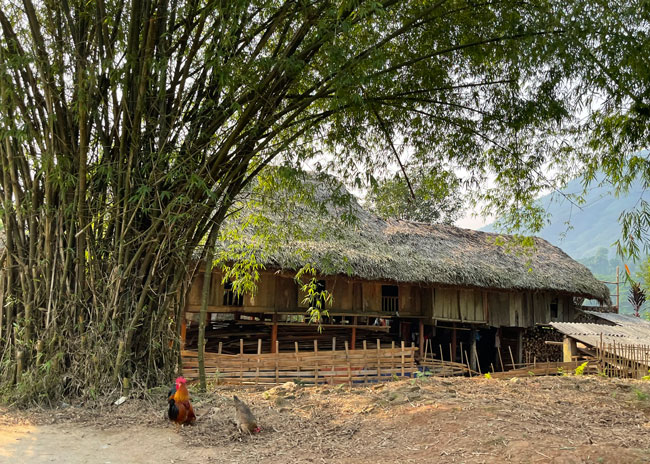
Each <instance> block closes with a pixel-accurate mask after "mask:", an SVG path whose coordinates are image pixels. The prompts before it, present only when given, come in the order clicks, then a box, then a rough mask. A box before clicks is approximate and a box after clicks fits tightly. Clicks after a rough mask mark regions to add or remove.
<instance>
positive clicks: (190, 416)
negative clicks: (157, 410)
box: [167, 377, 196, 425]
mask: <svg viewBox="0 0 650 464" xmlns="http://www.w3.org/2000/svg"><path fill="white" fill-rule="evenodd" d="M186 382H187V381H186V380H185V379H184V378H183V377H179V378H177V379H176V383H175V385H174V386H173V387H172V388H171V390H169V396H168V398H167V402H168V403H169V411H167V416H169V420H171V421H174V422H176V423H177V424H179V425H182V424H191V423H193V422H194V421H195V420H196V416H195V415H194V409H192V404H191V403H190V392H188V391H187V387H186V386H185V383H186Z"/></svg>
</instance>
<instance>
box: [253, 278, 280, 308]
mask: <svg viewBox="0 0 650 464" xmlns="http://www.w3.org/2000/svg"><path fill="white" fill-rule="evenodd" d="M282 278H283V277H280V276H277V275H273V274H261V275H260V280H259V282H257V293H256V294H255V295H246V296H248V304H250V306H255V307H261V308H271V307H273V304H274V303H275V286H276V283H277V281H278V280H279V279H282ZM244 305H246V297H244Z"/></svg>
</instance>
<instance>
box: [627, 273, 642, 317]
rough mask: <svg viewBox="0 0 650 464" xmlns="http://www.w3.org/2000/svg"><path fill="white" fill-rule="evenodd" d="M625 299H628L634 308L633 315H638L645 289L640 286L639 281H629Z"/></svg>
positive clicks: (639, 314)
mask: <svg viewBox="0 0 650 464" xmlns="http://www.w3.org/2000/svg"><path fill="white" fill-rule="evenodd" d="M627 301H629V303H630V304H631V305H632V308H633V309H634V315H635V316H636V317H640V316H641V313H640V311H641V307H642V306H643V303H645V301H646V295H645V290H644V289H642V288H641V284H640V283H639V282H634V281H632V282H631V284H630V292H629V295H628V297H627Z"/></svg>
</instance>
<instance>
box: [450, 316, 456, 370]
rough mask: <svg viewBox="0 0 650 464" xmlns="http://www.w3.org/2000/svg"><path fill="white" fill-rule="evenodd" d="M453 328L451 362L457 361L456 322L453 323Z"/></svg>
mask: <svg viewBox="0 0 650 464" xmlns="http://www.w3.org/2000/svg"><path fill="white" fill-rule="evenodd" d="M453 327H454V328H453V329H452V332H451V353H452V355H451V359H450V361H451V362H454V361H456V323H455V322H454V324H453Z"/></svg>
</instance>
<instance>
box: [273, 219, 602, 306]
mask: <svg viewBox="0 0 650 464" xmlns="http://www.w3.org/2000/svg"><path fill="white" fill-rule="evenodd" d="M362 219H369V220H370V221H363V220H362V222H361V224H359V225H358V227H356V228H355V229H357V234H354V235H356V237H354V236H351V235H350V234H348V235H347V237H345V239H342V240H341V239H332V240H331V241H330V240H313V241H298V242H294V243H289V244H287V245H286V247H284V249H283V251H282V252H278V253H275V254H274V255H273V257H272V259H271V260H270V261H272V262H270V263H268V264H272V265H275V266H277V267H280V268H285V269H296V268H298V267H300V266H301V265H303V264H305V263H306V262H314V263H316V265H317V266H318V264H319V263H321V262H326V263H327V264H326V268H327V269H328V273H337V274H348V275H353V276H356V277H360V278H363V279H368V280H392V281H396V282H419V283H427V284H439V285H448V286H460V287H480V288H489V289H501V290H529V291H536V290H551V291H557V292H561V293H567V294H571V295H575V296H581V297H585V298H594V299H598V300H601V301H608V300H609V289H608V288H607V287H606V286H605V285H604V284H603V283H601V282H600V281H598V280H597V279H596V278H595V277H594V276H593V275H592V274H591V272H590V271H589V270H588V269H587V268H586V267H585V266H583V265H582V264H580V263H578V262H576V261H574V260H573V259H571V258H570V257H569V256H568V255H567V254H566V253H564V252H563V251H562V250H561V249H559V248H557V247H555V246H553V245H551V244H550V243H548V242H547V241H545V240H543V239H540V238H535V250H534V252H533V253H532V255H531V256H526V255H521V254H517V253H515V252H513V251H506V250H505V249H504V247H502V246H498V245H496V244H495V240H496V239H497V237H498V236H499V234H493V233H488V232H480V231H476V230H469V229H462V228H459V227H454V226H448V225H442V224H439V225H431V224H421V223H415V222H410V221H397V220H389V221H382V220H381V219H379V218H376V217H366V218H362ZM297 250H301V251H302V252H303V253H300V254H298V255H296V254H294V253H293V251H297ZM300 255H302V256H301V257H299V256H300Z"/></svg>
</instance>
